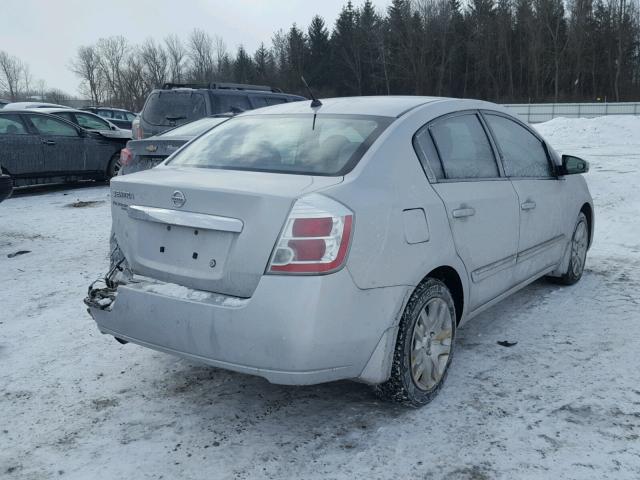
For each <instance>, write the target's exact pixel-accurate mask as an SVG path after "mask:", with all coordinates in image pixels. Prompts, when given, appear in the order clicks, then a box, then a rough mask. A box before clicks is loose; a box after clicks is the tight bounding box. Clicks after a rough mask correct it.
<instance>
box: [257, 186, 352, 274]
mask: <svg viewBox="0 0 640 480" xmlns="http://www.w3.org/2000/svg"><path fill="white" fill-rule="evenodd" d="M352 229H353V212H351V210H349V209H348V208H347V207H345V206H344V205H342V204H341V203H338V202H336V201H335V200H332V199H330V198H328V197H325V196H323V195H319V194H311V195H307V196H305V197H303V198H301V199H299V200H298V201H296V203H295V204H294V206H293V208H292V209H291V213H290V214H289V217H288V218H287V221H286V223H285V226H284V229H283V230H282V233H281V234H280V238H279V239H278V243H277V244H276V248H275V249H274V251H273V255H272V256H271V262H270V263H269V267H268V268H267V272H268V273H289V274H295V273H307V274H314V273H330V272H334V271H336V270H338V269H339V268H341V267H342V266H343V265H344V262H345V260H346V258H347V252H348V251H349V243H350V241H351V232H352Z"/></svg>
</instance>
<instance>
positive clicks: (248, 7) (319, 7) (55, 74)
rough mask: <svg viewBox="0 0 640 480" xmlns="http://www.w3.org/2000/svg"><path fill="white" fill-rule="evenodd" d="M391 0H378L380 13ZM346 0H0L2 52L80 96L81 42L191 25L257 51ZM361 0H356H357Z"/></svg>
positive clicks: (182, 31) (331, 14)
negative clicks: (77, 64) (74, 64)
mask: <svg viewBox="0 0 640 480" xmlns="http://www.w3.org/2000/svg"><path fill="white" fill-rule="evenodd" d="M389 1H390V0H375V1H374V4H375V5H376V7H377V8H378V10H383V9H384V8H386V5H387V4H388V3H389ZM345 3H346V0H319V1H311V0H227V1H224V0H174V1H167V0H152V1H150V0H106V1H99V0H0V50H5V51H7V52H9V53H10V54H12V55H15V56H17V57H19V58H20V59H21V60H23V61H24V62H26V63H27V64H28V65H29V67H30V68H31V73H32V75H33V78H34V81H37V80H40V79H42V80H44V81H45V82H46V85H47V87H50V88H51V87H55V88H60V89H62V90H64V91H66V92H68V93H71V94H73V95H77V94H78V91H77V88H78V80H77V78H76V77H75V75H74V74H73V73H71V72H70V71H69V62H70V61H71V59H72V58H73V57H74V55H75V53H76V51H77V49H78V47H79V46H80V45H90V44H93V43H95V42H96V41H97V40H98V39H99V38H100V37H108V36H112V35H123V36H124V37H126V38H127V39H128V40H129V41H130V42H131V43H140V42H142V41H144V40H145V39H146V38H148V37H153V38H155V39H162V38H163V37H164V36H165V35H167V34H169V33H175V34H177V35H179V36H180V37H181V38H183V39H184V38H186V37H187V35H188V34H189V32H191V31H192V30H193V29H194V28H201V29H203V30H205V31H207V32H208V33H209V34H211V35H212V36H213V35H219V36H221V37H222V38H223V39H224V41H225V42H226V44H227V49H228V50H229V52H235V50H236V48H237V47H238V46H239V45H240V44H243V45H244V46H245V48H247V49H248V50H249V51H250V52H253V51H254V50H255V49H256V47H257V46H258V45H259V44H260V42H262V41H264V42H265V43H266V44H269V42H270V39H271V36H272V34H273V32H275V31H277V30H279V29H281V28H282V29H287V28H289V27H290V26H291V25H292V24H293V23H294V22H295V23H296V24H297V25H298V26H299V27H302V28H304V29H305V30H306V28H307V25H308V24H309V21H310V20H311V17H312V16H313V15H314V14H316V13H317V14H319V15H321V16H322V17H324V19H325V21H326V22H327V24H328V25H333V23H334V21H335V19H336V16H337V15H338V13H339V12H340V9H341V8H342V6H343V5H344V4H345ZM360 3H362V2H360V1H357V0H356V1H354V4H355V5H360Z"/></svg>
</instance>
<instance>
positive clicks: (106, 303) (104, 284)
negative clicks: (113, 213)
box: [84, 235, 132, 320]
mask: <svg viewBox="0 0 640 480" xmlns="http://www.w3.org/2000/svg"><path fill="white" fill-rule="evenodd" d="M111 246H112V249H111V255H110V259H111V268H110V269H109V272H108V273H107V274H106V275H105V276H104V278H100V279H98V280H95V281H94V282H92V283H91V285H89V288H88V290H87V296H86V297H85V299H84V304H85V305H86V306H87V307H89V308H88V309H87V311H88V312H89V315H91V317H92V318H94V320H95V317H94V315H93V314H92V312H91V309H92V308H97V309H100V310H111V308H112V307H113V303H114V302H115V300H116V297H117V295H118V285H120V284H126V283H128V282H129V281H130V280H131V277H132V273H131V270H130V268H129V265H128V263H127V259H126V258H125V256H124V254H123V253H122V250H120V247H119V246H118V243H117V241H116V239H115V236H114V235H111Z"/></svg>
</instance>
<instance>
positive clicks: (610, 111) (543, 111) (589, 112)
mask: <svg viewBox="0 0 640 480" xmlns="http://www.w3.org/2000/svg"><path fill="white" fill-rule="evenodd" d="M505 107H507V108H509V109H511V110H513V111H514V112H515V113H517V114H518V115H520V117H521V118H522V119H523V120H526V121H528V122H529V123H539V122H546V121H548V120H551V119H552V118H556V117H568V118H579V117H584V118H593V117H601V116H603V115H640V102H618V103H514V104H508V105H505Z"/></svg>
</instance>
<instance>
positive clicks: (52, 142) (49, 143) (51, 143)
mask: <svg viewBox="0 0 640 480" xmlns="http://www.w3.org/2000/svg"><path fill="white" fill-rule="evenodd" d="M42 143H44V144H45V145H55V144H56V142H54V141H53V140H42Z"/></svg>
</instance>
